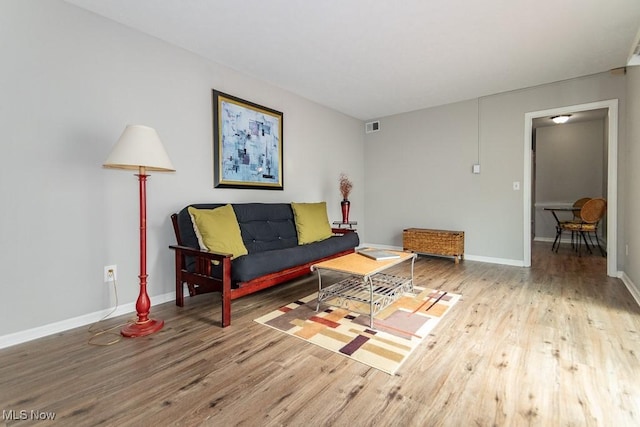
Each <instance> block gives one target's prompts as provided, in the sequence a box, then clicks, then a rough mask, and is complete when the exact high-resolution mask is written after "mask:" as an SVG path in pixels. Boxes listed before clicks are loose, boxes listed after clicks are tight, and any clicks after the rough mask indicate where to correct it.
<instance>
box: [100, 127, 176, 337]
mask: <svg viewBox="0 0 640 427" xmlns="http://www.w3.org/2000/svg"><path fill="white" fill-rule="evenodd" d="M104 167H106V168H113V169H129V170H137V171H138V174H137V177H138V183H139V189H140V276H138V277H139V278H140V294H139V295H138V300H137V301H136V311H137V313H138V320H137V321H136V322H135V323H130V324H128V325H127V326H125V327H124V328H122V330H121V331H120V333H121V334H122V335H123V336H125V337H130V338H133V337H143V336H145V335H150V334H153V333H155V332H158V331H159V330H160V329H162V327H163V326H164V321H163V320H158V319H151V318H149V311H150V309H151V300H150V299H149V294H147V186H146V183H147V177H148V175H147V171H158V172H174V171H175V169H174V168H173V165H172V164H171V161H170V160H169V156H167V152H166V151H165V149H164V147H163V146H162V142H161V141H160V137H159V136H158V133H157V132H156V131H155V129H153V128H150V127H147V126H141V125H128V126H127V127H126V128H125V130H124V132H123V133H122V135H121V136H120V139H118V142H117V143H116V145H115V146H114V147H113V150H112V151H111V154H109V157H107V160H106V161H105V162H104Z"/></svg>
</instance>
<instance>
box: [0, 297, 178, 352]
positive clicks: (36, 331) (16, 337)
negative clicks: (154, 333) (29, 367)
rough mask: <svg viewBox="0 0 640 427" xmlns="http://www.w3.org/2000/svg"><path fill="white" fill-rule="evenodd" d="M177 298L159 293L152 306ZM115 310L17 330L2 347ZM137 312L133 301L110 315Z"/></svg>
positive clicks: (0, 341)
mask: <svg viewBox="0 0 640 427" xmlns="http://www.w3.org/2000/svg"><path fill="white" fill-rule="evenodd" d="M175 299H176V294H175V293H174V292H170V293H168V294H163V295H157V296H155V297H151V306H152V307H153V306H154V305H157V304H164V303H165V302H169V301H174V300H175ZM112 310H113V307H112V308H109V309H106V310H100V311H96V312H93V313H89V314H84V315H82V316H78V317H73V318H71V319H66V320H61V321H59V322H55V323H50V324H48V325H44V326H39V327H36V328H32V329H27V330H24V331H19V332H15V333H12V334H8V335H3V336H0V349H2V348H6V347H11V346H13V345H16V344H22V343H24V342H27V341H31V340H35V339H38V338H42V337H46V336H47V335H53V334H57V333H60V332H64V331H68V330H69V329H73V328H79V327H81V326H86V325H91V324H93V323H95V322H97V321H99V320H101V319H102V318H104V316H106V315H107V314H109V313H110V312H111V311H112ZM135 312H136V303H135V302H131V303H128V304H123V305H120V306H118V308H117V309H116V310H115V311H114V312H113V314H111V315H110V316H109V318H111V317H116V316H121V315H123V314H128V313H135Z"/></svg>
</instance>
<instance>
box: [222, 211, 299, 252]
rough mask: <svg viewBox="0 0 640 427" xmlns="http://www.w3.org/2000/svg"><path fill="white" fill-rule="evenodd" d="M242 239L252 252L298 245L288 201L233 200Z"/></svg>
mask: <svg viewBox="0 0 640 427" xmlns="http://www.w3.org/2000/svg"><path fill="white" fill-rule="evenodd" d="M233 209H234V210H235V212H236V217H237V218H238V224H240V230H241V232H242V240H243V242H244V245H245V246H246V248H247V250H248V251H249V253H250V254H252V253H255V252H263V251H270V250H273V249H284V248H291V247H294V246H297V245H298V236H297V234H296V226H295V225H294V223H293V211H292V210H291V204H289V203H234V204H233Z"/></svg>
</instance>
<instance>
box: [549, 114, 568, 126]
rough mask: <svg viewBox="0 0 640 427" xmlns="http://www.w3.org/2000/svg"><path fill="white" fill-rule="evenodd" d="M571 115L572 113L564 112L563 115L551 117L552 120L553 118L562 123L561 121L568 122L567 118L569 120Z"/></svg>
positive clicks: (555, 121)
mask: <svg viewBox="0 0 640 427" xmlns="http://www.w3.org/2000/svg"><path fill="white" fill-rule="evenodd" d="M569 117H571V114H564V115H562V116H554V117H551V120H553V122H554V123H556V124H561V123H566V122H567V120H569Z"/></svg>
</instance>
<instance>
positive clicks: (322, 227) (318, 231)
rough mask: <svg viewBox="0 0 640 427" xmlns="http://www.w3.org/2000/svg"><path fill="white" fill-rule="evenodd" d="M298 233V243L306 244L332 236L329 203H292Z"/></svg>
mask: <svg viewBox="0 0 640 427" xmlns="http://www.w3.org/2000/svg"><path fill="white" fill-rule="evenodd" d="M291 208H292V209H293V216H294V218H295V223H296V231H297V233H298V244H299V245H306V244H309V243H313V242H319V241H322V240H325V239H328V238H329V237H331V235H332V233H331V225H329V217H328V216H327V203H326V202H319V203H291Z"/></svg>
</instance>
